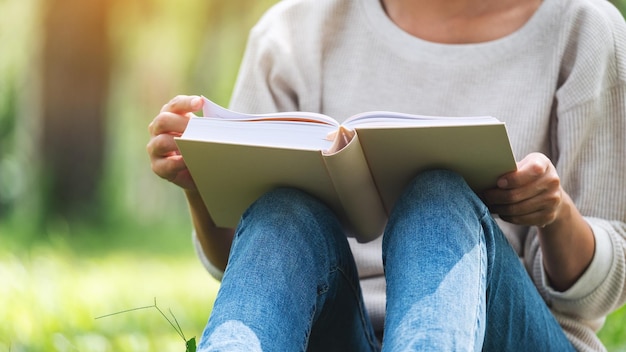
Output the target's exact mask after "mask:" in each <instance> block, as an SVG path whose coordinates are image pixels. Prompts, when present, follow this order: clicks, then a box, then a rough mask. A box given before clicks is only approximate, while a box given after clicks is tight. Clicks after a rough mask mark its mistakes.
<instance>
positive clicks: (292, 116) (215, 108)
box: [202, 97, 339, 127]
mask: <svg viewBox="0 0 626 352" xmlns="http://www.w3.org/2000/svg"><path fill="white" fill-rule="evenodd" d="M202 98H203V99H204V105H203V106H202V113H203V116H204V117H211V118H219V119H224V120H242V121H285V122H289V121H292V122H302V123H312V124H314V123H319V124H326V125H331V126H335V127H338V126H339V123H338V122H337V121H336V120H335V119H333V118H331V117H330V116H326V115H323V114H317V113H312V112H303V111H293V112H275V113H269V114H244V113H241V112H236V111H232V110H229V109H226V108H224V107H222V106H220V105H218V104H216V103H214V102H212V101H211V100H209V99H207V98H205V97H202Z"/></svg>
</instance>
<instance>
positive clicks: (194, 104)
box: [191, 97, 202, 109]
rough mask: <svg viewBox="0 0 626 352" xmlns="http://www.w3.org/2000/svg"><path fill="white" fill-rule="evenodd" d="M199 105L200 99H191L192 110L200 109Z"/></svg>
mask: <svg viewBox="0 0 626 352" xmlns="http://www.w3.org/2000/svg"><path fill="white" fill-rule="evenodd" d="M200 104H202V99H201V98H200V97H195V98H193V99H191V106H192V107H193V108H197V109H199V108H200Z"/></svg>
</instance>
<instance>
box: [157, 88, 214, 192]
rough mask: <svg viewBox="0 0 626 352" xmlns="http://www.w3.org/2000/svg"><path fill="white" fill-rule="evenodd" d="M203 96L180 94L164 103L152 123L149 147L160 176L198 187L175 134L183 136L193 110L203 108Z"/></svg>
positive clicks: (190, 188) (187, 188)
mask: <svg viewBox="0 0 626 352" xmlns="http://www.w3.org/2000/svg"><path fill="white" fill-rule="evenodd" d="M202 104H203V101H202V98H200V97H198V96H183V95H179V96H177V97H175V98H174V99H172V100H170V101H169V102H168V103H167V104H165V105H163V108H161V112H160V113H159V114H158V115H157V116H156V117H155V118H154V120H152V122H151V123H150V125H149V126H148V130H149V132H150V141H149V142H148V145H147V146H146V149H147V151H148V155H149V156H150V164H151V166H152V171H154V173H155V174H157V175H158V176H160V177H162V178H164V179H166V180H168V181H170V182H172V183H174V184H176V185H178V186H180V187H182V188H183V189H185V190H191V191H195V190H196V185H195V183H194V182H193V179H192V178H191V175H190V174H189V170H187V165H185V161H184V160H183V158H182V156H181V155H180V151H179V150H178V147H177V146H176V142H175V141H174V137H179V136H181V135H182V134H183V132H184V131H185V128H187V123H188V122H189V119H190V118H191V117H193V116H194V115H193V112H194V111H198V110H200V109H202Z"/></svg>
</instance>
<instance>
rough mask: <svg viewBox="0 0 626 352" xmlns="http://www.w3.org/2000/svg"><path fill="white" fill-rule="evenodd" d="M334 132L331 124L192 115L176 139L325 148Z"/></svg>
mask: <svg viewBox="0 0 626 352" xmlns="http://www.w3.org/2000/svg"><path fill="white" fill-rule="evenodd" d="M334 131H336V127H335V126H332V125H326V124H319V123H301V122H297V121H296V122H294V121H274V120H269V121H256V122H248V121H241V120H225V119H221V118H207V117H195V118H192V119H191V120H189V123H188V125H187V128H186V129H185V132H184V133H183V135H182V136H181V137H180V138H182V139H186V140H195V141H206V142H216V143H231V144H243V145H250V146H259V147H281V148H293V149H305V150H327V149H329V148H331V146H332V143H333V141H332V140H329V139H328V138H327V136H328V134H330V133H333V132H334Z"/></svg>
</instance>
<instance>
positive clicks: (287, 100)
mask: <svg viewBox="0 0 626 352" xmlns="http://www.w3.org/2000/svg"><path fill="white" fill-rule="evenodd" d="M625 49H626V24H625V23H624V20H623V18H622V16H621V15H620V13H619V12H618V11H617V10H616V9H615V8H614V7H613V6H612V5H610V3H609V2H608V1H606V0H544V3H543V4H542V5H541V6H540V8H539V9H538V10H537V12H536V13H535V14H534V16H533V17H532V18H531V19H530V20H529V21H528V22H527V23H526V25H525V26H523V27H522V28H521V29H519V30H517V31H516V32H514V33H513V34H511V35H508V36H506V37H504V38H501V39H498V40H495V41H490V42H485V43H479V44H461V45H450V44H438V43H432V42H427V41H424V40H421V39H418V38H415V37H413V36H411V35H409V34H407V33H405V32H403V31H402V30H401V29H399V28H398V27H397V26H395V24H394V23H393V22H391V20H390V19H389V18H388V17H387V16H386V14H385V13H384V11H383V9H382V7H381V5H380V2H379V0H283V1H281V2H280V3H278V4H277V5H276V6H274V7H273V8H272V9H270V10H269V11H268V12H267V13H266V14H265V16H264V17H263V18H262V19H261V20H260V22H259V23H258V24H257V25H256V26H255V27H254V28H253V30H252V32H251V35H250V39H249V42H248V47H247V50H246V54H245V56H244V60H243V63H242V66H241V71H240V73H239V78H238V81H237V84H236V88H235V92H234V95H233V98H232V102H231V108H232V109H234V110H238V111H242V112H250V113H264V112H275V111H287V110H302V111H314V112H321V113H324V114H327V115H330V116H333V117H335V118H337V119H338V120H340V121H341V119H342V118H346V117H348V116H350V115H353V114H355V113H358V112H362V111H368V110H393V111H400V112H407V113H416V114H423V115H443V116H472V115H476V116H482V115H492V116H496V117H498V118H499V119H500V120H502V121H504V122H505V123H506V125H507V129H508V132H509V135H510V138H511V142H512V145H513V149H514V153H515V155H516V158H518V159H521V158H523V157H524V156H526V155H527V154H528V153H531V152H541V153H544V154H546V155H547V156H548V157H549V158H550V159H551V160H552V162H553V163H554V164H555V165H556V167H557V170H558V172H559V175H560V177H561V182H562V184H563V187H564V188H565V190H566V191H567V192H568V194H569V195H570V196H571V197H572V199H573V200H574V202H575V203H576V205H577V207H578V208H579V210H580V211H581V213H582V214H583V215H584V216H585V218H586V220H587V221H588V223H589V224H590V226H591V227H592V229H593V232H594V235H595V240H596V253H595V256H594V259H593V261H592V263H591V265H590V266H589V268H588V269H587V270H586V272H585V273H584V274H583V276H582V277H581V278H580V279H579V280H578V282H577V283H576V284H575V285H574V286H573V287H572V288H570V289H569V290H568V291H566V292H557V291H555V290H554V289H552V288H551V287H550V283H549V282H548V280H547V277H546V275H545V273H544V269H543V266H542V259H541V248H540V247H539V243H538V239H537V236H536V233H537V232H536V229H535V228H529V227H521V226H515V225H511V224H508V223H505V222H503V221H500V220H498V222H499V224H500V226H501V227H502V229H503V230H504V232H505V234H506V236H507V238H508V239H509V242H510V243H511V245H512V246H513V247H514V248H515V250H516V251H517V253H518V254H519V256H520V258H521V259H522V260H523V263H524V265H525V266H526V268H527V270H528V272H529V274H530V276H531V277H532V279H533V280H534V282H535V285H536V286H537V289H538V290H539V292H540V293H541V294H542V296H543V298H544V299H545V301H546V303H547V304H548V305H549V307H550V309H551V310H552V312H553V313H554V315H555V316H556V317H557V319H558V321H559V322H560V323H561V326H562V327H563V329H564V331H565V332H566V334H567V336H568V338H569V339H570V340H571V341H572V343H573V344H574V346H575V347H576V348H577V349H579V350H585V351H592V350H593V351H596V350H603V349H604V347H603V346H602V345H601V343H600V341H599V340H598V339H597V337H596V335H595V331H597V330H598V329H599V328H600V327H601V326H602V324H603V322H604V317H605V316H606V315H607V314H608V313H610V312H611V311H613V310H615V309H616V308H618V307H619V306H620V305H621V304H623V303H624V301H625V300H626V288H625V284H626V224H625V222H626V176H625V175H626V137H625V136H624V135H625V134H626V105H625V104H626V99H625V98H626V56H625V54H626V52H625ZM351 246H352V249H353V253H354V255H355V259H356V261H357V266H358V267H359V274H360V277H361V282H362V287H363V290H364V296H365V300H366V305H367V307H368V310H369V313H370V315H371V317H372V320H373V322H374V325H375V327H376V329H382V327H383V320H384V311H385V281H384V276H383V269H382V260H381V240H380V238H379V239H378V240H375V241H372V242H370V243H366V244H360V243H357V242H356V241H353V240H351ZM201 259H203V262H204V263H205V265H207V267H209V268H211V265H210V263H208V261H207V260H206V258H204V257H203V256H202V255H201ZM212 271H213V272H214V270H213V269H212Z"/></svg>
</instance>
